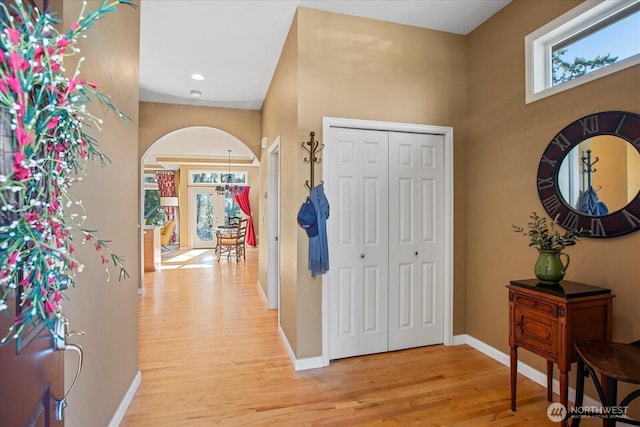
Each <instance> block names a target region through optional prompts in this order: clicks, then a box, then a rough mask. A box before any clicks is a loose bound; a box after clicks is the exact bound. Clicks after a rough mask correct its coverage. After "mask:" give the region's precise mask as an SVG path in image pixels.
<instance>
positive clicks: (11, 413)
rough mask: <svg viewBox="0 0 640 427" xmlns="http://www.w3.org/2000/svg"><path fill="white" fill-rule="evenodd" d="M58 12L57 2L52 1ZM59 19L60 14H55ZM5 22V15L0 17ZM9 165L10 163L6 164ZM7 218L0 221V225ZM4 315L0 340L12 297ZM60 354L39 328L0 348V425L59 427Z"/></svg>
mask: <svg viewBox="0 0 640 427" xmlns="http://www.w3.org/2000/svg"><path fill="white" fill-rule="evenodd" d="M27 2H28V3H31V4H32V5H35V6H37V7H38V8H39V9H40V10H46V9H48V8H49V6H50V5H49V2H48V0H35V1H33V0H27ZM53 4H56V5H57V7H58V8H59V10H57V11H58V12H61V5H62V2H61V1H54V2H53ZM59 16H61V15H59ZM0 19H6V16H0ZM0 121H1V122H3V123H0V151H2V153H0V172H2V173H6V171H5V170H4V169H6V168H5V167H3V164H4V165H7V163H5V160H8V161H9V162H10V161H11V139H10V133H9V132H10V130H9V128H8V126H7V122H6V121H5V120H4V118H3V117H0ZM9 164H10V163H9ZM6 219H7V218H0V222H3V221H4V220H6ZM5 304H6V305H7V306H8V309H7V311H8V316H5V314H7V312H2V313H1V314H0V337H4V335H5V334H6V333H7V330H8V328H9V327H10V326H11V323H12V320H13V319H14V318H15V316H16V315H19V314H20V313H19V311H20V308H19V307H18V304H17V303H16V299H15V297H11V298H9V299H8V300H7V301H5ZM63 354H64V352H63V351H56V350H54V342H53V338H52V335H51V333H50V332H49V330H48V329H47V328H45V327H43V326H42V325H40V326H37V327H32V328H30V329H27V330H25V331H24V333H23V334H22V336H21V338H20V340H13V341H11V342H9V343H8V344H6V345H4V346H0V426H1V427H23V426H46V427H60V426H63V425H64V422H63V421H57V420H56V413H55V412H56V411H55V407H56V397H57V398H61V397H62V396H63V395H64V364H63V362H64V358H63Z"/></svg>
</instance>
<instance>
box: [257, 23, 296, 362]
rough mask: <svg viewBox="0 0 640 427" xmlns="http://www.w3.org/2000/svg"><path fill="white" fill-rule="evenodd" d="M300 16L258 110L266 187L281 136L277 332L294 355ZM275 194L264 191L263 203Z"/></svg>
mask: <svg viewBox="0 0 640 427" xmlns="http://www.w3.org/2000/svg"><path fill="white" fill-rule="evenodd" d="M297 23H298V17H297V15H296V17H294V19H293V23H292V25H291V29H290V30H289V34H288V36H287V39H286V42H285V45H284V47H283V49H282V53H281V55H280V59H279V61H278V65H277V67H276V71H275V74H274V76H273V80H272V81H271V85H270V87H269V91H268V92H267V96H266V98H265V101H264V104H263V106H262V136H263V137H266V138H267V141H268V145H267V148H266V149H263V150H262V156H261V161H260V169H261V171H260V174H261V176H262V181H263V182H267V169H268V149H269V147H270V146H271V144H273V142H274V141H275V140H276V139H277V138H278V137H280V166H281V168H280V199H281V205H280V216H281V230H280V236H279V245H280V253H281V257H280V291H281V293H280V327H281V328H282V330H283V332H284V334H285V335H286V337H287V339H288V341H289V344H290V345H291V348H292V349H293V350H294V351H296V349H297V347H298V344H297V341H298V336H299V334H298V329H297V321H298V314H297V309H298V303H297V297H298V282H297V274H298V273H297V260H298V258H299V254H298V249H299V248H298V237H297V228H298V225H297V222H296V215H297V213H298V211H297V209H298V207H296V206H295V204H296V203H297V200H296V197H295V195H296V194H298V187H299V186H300V185H301V183H300V182H299V180H298V176H297V165H296V161H297V157H298V128H297V126H298V66H297V63H298V24H297ZM269 197H273V192H270V191H269V190H268V189H267V199H268V198H269ZM267 199H262V201H263V203H261V204H260V224H264V225H265V226H264V227H261V228H260V241H261V242H263V243H262V245H261V246H260V261H259V276H258V280H259V281H260V284H261V286H262V287H263V290H264V293H265V295H266V294H267V286H268V283H267V278H266V273H267V261H268V256H269V255H268V253H267V244H265V243H266V242H267V238H266V230H267V227H266V224H267V220H268V218H267V214H266V206H267V203H266V202H267Z"/></svg>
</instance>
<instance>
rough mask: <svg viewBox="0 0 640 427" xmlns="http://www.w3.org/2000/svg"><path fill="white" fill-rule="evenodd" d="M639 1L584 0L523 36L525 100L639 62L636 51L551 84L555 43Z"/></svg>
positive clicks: (559, 90)
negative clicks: (589, 70)
mask: <svg viewBox="0 0 640 427" xmlns="http://www.w3.org/2000/svg"><path fill="white" fill-rule="evenodd" d="M639 2H640V0H634V1H629V0H604V1H599V0H587V1H585V2H584V3H581V4H580V5H579V6H577V7H575V8H573V9H571V10H570V11H569V12H567V13H565V14H564V15H562V16H560V17H558V18H556V19H554V20H553V21H551V22H549V23H548V24H546V25H545V26H543V27H541V28H539V29H538V30H536V31H534V32H533V33H531V34H529V35H527V36H526V37H525V39H524V43H525V73H526V76H525V85H526V88H525V91H526V103H527V104H529V103H531V102H534V101H538V100H540V99H543V98H546V97H548V96H551V95H555V94H556V93H560V92H563V91H565V90H568V89H571V88H574V87H576V86H579V85H581V84H584V83H587V82H590V81H593V80H595V79H599V78H601V77H604V76H606V75H609V74H612V73H615V72H617V71H620V70H623V69H625V68H629V67H632V66H634V65H636V64H639V63H640V54H637V55H634V56H631V57H629V58H626V59H623V60H621V61H619V62H615V63H613V64H610V65H607V66H606V67H602V68H598V69H597V70H593V71H591V72H589V73H587V74H585V75H583V76H580V77H576V78H575V79H572V80H569V81H567V82H564V83H560V84H558V85H556V86H552V84H551V49H552V47H553V46H554V45H556V44H558V43H559V42H561V41H563V40H566V39H567V38H569V37H571V36H573V35H575V34H576V33H579V32H581V31H583V30H585V29H586V28H589V27H591V26H592V25H595V24H597V23H598V22H600V21H602V20H604V19H606V18H608V17H609V16H611V15H614V14H616V13H618V12H620V11H622V10H624V9H627V8H629V7H632V6H634V5H635V4H637V3H639Z"/></svg>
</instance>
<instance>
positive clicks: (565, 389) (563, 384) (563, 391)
mask: <svg viewBox="0 0 640 427" xmlns="http://www.w3.org/2000/svg"><path fill="white" fill-rule="evenodd" d="M558 368H559V369H560V393H559V394H560V403H562V404H563V405H564V407H565V408H567V411H568V410H569V372H568V371H566V370H565V369H566V368H563V367H561V366H558ZM560 425H561V426H562V427H566V426H567V425H568V424H567V419H566V418H565V419H564V420H563V421H562V423H561V424H560Z"/></svg>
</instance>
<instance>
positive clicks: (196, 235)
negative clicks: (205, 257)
mask: <svg viewBox="0 0 640 427" xmlns="http://www.w3.org/2000/svg"><path fill="white" fill-rule="evenodd" d="M224 207H225V198H224V196H221V195H218V194H217V193H216V191H215V187H190V188H189V212H190V215H189V216H190V218H189V225H190V227H189V228H190V230H189V232H190V235H191V247H192V248H194V249H196V248H214V247H215V246H216V233H215V228H216V226H218V225H220V224H224V221H225V219H224V218H225V213H224V212H225V210H224Z"/></svg>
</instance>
